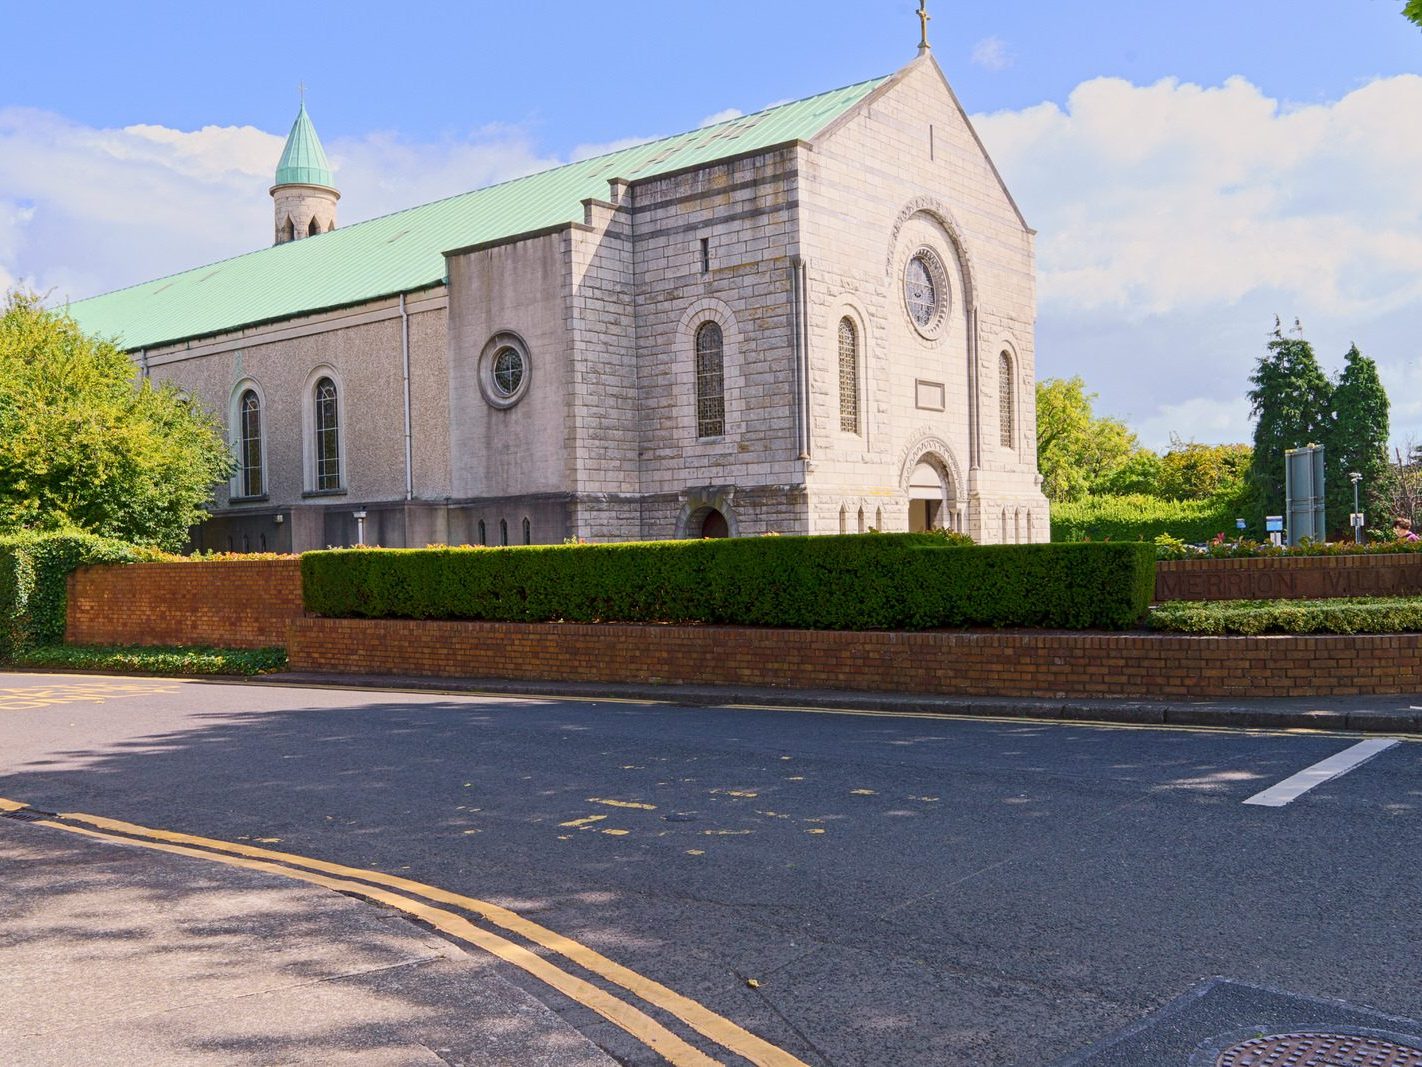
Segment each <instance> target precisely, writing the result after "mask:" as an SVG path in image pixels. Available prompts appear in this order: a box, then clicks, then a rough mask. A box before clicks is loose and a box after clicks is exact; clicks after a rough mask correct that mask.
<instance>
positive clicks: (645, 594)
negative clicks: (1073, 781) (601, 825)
mask: <svg viewBox="0 0 1422 1067" xmlns="http://www.w3.org/2000/svg"><path fill="white" fill-rule="evenodd" d="M301 572H302V586H303V590H304V594H305V603H306V608H307V610H309V611H311V612H314V613H316V614H318V615H326V616H332V617H348V618H402V619H485V620H492V621H507V622H551V621H566V622H661V623H720V624H729V625H746V626H777V627H789V628H797V629H814V630H875V629H933V628H939V627H961V626H1039V627H1054V628H1067V629H1091V628H1107V629H1119V628H1122V627H1127V626H1131V625H1133V624H1135V623H1136V622H1138V621H1139V620H1140V619H1141V618H1142V617H1143V616H1144V615H1145V613H1146V609H1147V606H1148V605H1149V603H1150V600H1151V597H1152V595H1153V592H1154V582H1155V577H1154V575H1155V551H1154V549H1153V548H1152V547H1151V546H1150V545H1143V544H1119V543H1111V544H1075V545H1060V544H1044V545H992V546H970V547H946V546H944V542H943V540H942V539H941V538H936V537H934V536H932V535H928V536H925V535H913V534H901V535H895V534H865V535H862V536H848V537H760V538H744V539H728V540H718V541H710V540H705V541H660V542H647V543H641V544H616V545H558V546H546V547H544V546H540V547H532V548H499V549H488V548H448V549H443V548H437V549H415V550H405V549H340V550H334V551H328V552H309V553H307V554H306V555H304V556H303V557H302V560H301Z"/></svg>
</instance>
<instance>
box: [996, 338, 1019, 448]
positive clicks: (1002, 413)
mask: <svg viewBox="0 0 1422 1067" xmlns="http://www.w3.org/2000/svg"><path fill="white" fill-rule="evenodd" d="M1015 392H1016V390H1014V389H1013V382H1012V357H1011V356H1010V355H1008V354H1007V353H1006V352H1004V353H1002V355H1001V356H999V357H998V361H997V405H998V413H997V419H998V425H999V426H1000V427H1001V428H1002V447H1003V448H1012V449H1015V448H1016V447H1017V445H1016V441H1017V425H1016V423H1017V420H1016V418H1015V412H1016V396H1015Z"/></svg>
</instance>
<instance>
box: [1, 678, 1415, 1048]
mask: <svg viewBox="0 0 1422 1067" xmlns="http://www.w3.org/2000/svg"><path fill="white" fill-rule="evenodd" d="M446 689H447V686H446ZM661 695H663V696H666V695H669V694H665V693H663V694H661ZM753 696H754V694H746V693H736V694H729V695H728V694H724V693H723V694H719V695H718V694H709V693H687V694H684V699H685V700H686V703H684V704H677V703H650V702H648V701H646V700H643V699H633V698H624V699H610V698H607V697H594V696H592V695H590V694H587V693H581V694H580V693H574V692H569V691H566V690H565V691H564V692H561V693H550V694H547V695H544V696H542V697H538V696H534V695H532V694H530V693H529V692H527V691H525V692H523V693H520V694H518V695H489V694H482V695H481V694H476V693H470V692H462V693H461V692H449V691H439V692H436V691H428V692H400V691H389V690H363V691H354V690H344V689H335V688H318V687H314V686H313V685H312V684H311V682H310V680H305V681H302V682H301V684H300V685H288V686H269V685H219V684H210V683H197V682H176V681H162V680H152V681H143V680H135V679H117V678H98V677H89V678H85V677H75V676H68V677H62V676H50V677H45V676H29V675H9V676H4V677H3V678H0V798H8V801H9V805H8V806H9V807H10V808H11V809H14V808H17V807H19V806H20V805H28V806H29V807H28V808H22V809H21V810H18V811H16V810H10V811H8V812H0V1063H5V1064H7V1065H8V1064H9V1063H16V1064H19V1065H28V1064H49V1063H55V1064H70V1063H80V1062H83V1063H96V1064H107V1063H120V1064H121V1063H130V1062H131V1063H144V1064H149V1063H156V1064H164V1063H174V1064H176V1063H198V1064H201V1063H235V1064H266V1063H313V1064H316V1063H321V1064H324V1063H360V1064H364V1063H380V1064H385V1063H398V1064H403V1063H409V1064H421V1063H432V1064H433V1063H441V1062H443V1063H469V1064H476V1063H477V1064H508V1065H511V1067H516V1065H524V1064H528V1065H534V1064H543V1063H548V1064H569V1065H580V1064H583V1063H587V1064H595V1063H610V1062H617V1063H622V1064H634V1065H641V1064H647V1065H651V1064H661V1063H672V1064H675V1065H678V1067H680V1065H682V1064H687V1065H692V1064H695V1065H698V1067H707V1065H710V1064H716V1063H724V1064H727V1065H735V1064H746V1063H754V1064H767V1065H777V1067H794V1065H796V1064H809V1065H831V1064H832V1065H836V1067H843V1065H851V1064H864V1065H873V1067H884V1065H890V1064H892V1065H895V1067H899V1065H903V1067H916V1065H924V1067H929V1065H934V1067H936V1065H942V1064H948V1065H956V1064H965V1065H966V1064H972V1065H973V1067H1043V1065H1045V1064H1053V1065H1056V1064H1060V1065H1062V1067H1067V1065H1070V1067H1142V1065H1144V1064H1150V1065H1151V1067H1215V1064H1216V1062H1218V1061H1219V1056H1221V1055H1228V1050H1229V1048H1230V1047H1233V1045H1238V1044H1239V1043H1240V1042H1247V1041H1250V1040H1257V1039H1260V1038H1261V1035H1263V1036H1264V1037H1268V1036H1269V1035H1271V1034H1275V1033H1278V1034H1286V1033H1307V1032H1315V1033H1325V1034H1332V1035H1334V1038H1330V1040H1334V1039H1336V1042H1342V1041H1347V1040H1354V1039H1355V1038H1353V1037H1349V1036H1348V1035H1371V1036H1360V1037H1357V1038H1356V1039H1357V1040H1371V1041H1390V1042H1393V1043H1394V1045H1395V1047H1396V1048H1401V1049H1404V1050H1405V1049H1407V1048H1413V1049H1418V1048H1422V1023H1418V1022H1416V1021H1415V1020H1417V1019H1418V1018H1419V1017H1422V981H1419V970H1418V964H1417V960H1418V955H1417V948H1416V946H1417V945H1418V944H1422V911H1419V909H1418V908H1417V907H1416V903H1415V902H1416V900H1417V898H1418V896H1419V892H1422V875H1419V868H1418V866H1417V863H1416V856H1417V855H1418V854H1419V852H1422V744H1419V743H1418V742H1417V741H1416V740H1415V739H1413V738H1412V737H1411V735H1410V734H1409V733H1408V732H1407V731H1405V730H1402V729H1401V728H1400V727H1402V726H1403V725H1404V722H1403V721H1401V720H1405V719H1406V718H1407V716H1408V715H1409V714H1412V713H1413V709H1412V705H1411V704H1409V703H1408V698H1401V699H1399V700H1396V701H1389V702H1387V704H1388V707H1390V708H1392V710H1394V711H1396V712H1397V713H1398V719H1399V722H1398V724H1397V725H1398V726H1399V729H1398V730H1397V731H1395V732H1394V733H1393V734H1386V733H1382V732H1379V731H1377V730H1376V729H1374V731H1373V732H1371V733H1368V734H1360V733H1350V734H1344V733H1319V732H1310V733H1299V732H1290V731H1284V730H1272V729H1271V730H1260V729H1229V730H1223V729H1184V728H1169V727H1167V728H1161V727H1159V726H1105V725H1089V724H1084V723H1080V722H1070V721H1051V719H1052V718H1056V716H1051V717H1050V718H1047V719H1044V718H1043V717H1042V715H1040V714H1039V715H1036V716H1032V717H1026V718H994V719H989V720H982V719H969V718H950V717H942V716H939V715H928V714H918V715H915V714H899V713H889V712H885V711H875V710H872V709H863V708H861V709H859V710H847V709H844V708H841V709H840V710H832V709H830V708H821V709H818V710H813V709H802V710H798V711H797V710H792V709H789V708H768V707H763V706H760V707H757V706H746V705H750V704H754V703H755V700H754V699H752V698H753ZM777 696H778V698H779V699H784V698H785V695H784V694H779V695H775V694H766V695H765V697H766V698H767V699H769V698H771V697H777ZM835 696H836V695H834V694H826V695H825V698H824V701H823V703H826V704H833V703H834V702H835V701H834V697H835ZM839 696H841V697H842V696H843V695H839ZM718 698H719V699H720V700H722V701H723V703H722V704H720V705H719V706H717V704H716V700H717V699H718ZM857 699H858V698H848V697H845V698H844V703H854V702H857ZM731 703H735V704H739V705H741V706H734V707H733V706H727V704H731ZM1317 703H1318V702H1300V703H1298V704H1297V705H1296V706H1295V707H1294V709H1293V711H1291V712H1289V714H1293V713H1295V712H1296V713H1299V714H1304V713H1307V712H1309V711H1319V710H1329V711H1330V713H1333V714H1336V713H1337V712H1338V709H1339V707H1340V706H1341V705H1340V702H1330V706H1329V708H1327V709H1325V708H1322V707H1321V706H1312V705H1315V704H1317ZM1361 703H1377V702H1357V703H1355V705H1354V706H1353V707H1352V710H1345V711H1344V712H1343V713H1344V714H1345V715H1346V714H1352V713H1354V712H1357V711H1368V712H1369V713H1370V714H1371V713H1374V712H1376V711H1379V710H1386V709H1382V708H1377V707H1374V708H1360V707H1359V705H1360V704H1361ZM1412 703H1413V704H1417V705H1422V700H1413V701H1412ZM692 704H696V705H698V706H691V705H692ZM1059 706H1060V705H1059ZM1140 706H1141V705H1140V704H1133V705H1130V706H1129V707H1131V708H1136V709H1138V708H1139V707H1140ZM1122 707H1123V708H1125V707H1127V706H1126V705H1122ZM959 710H960V711H961V710H963V709H961V708H960V709H959ZM1277 711H1278V705H1274V706H1273V707H1272V712H1273V713H1277ZM1030 712H1031V709H1030V708H1029V709H1024V710H1023V711H1022V714H1023V715H1030ZM997 713H998V714H1003V713H1005V708H998V709H997ZM1123 714H1130V715H1138V714H1139V711H1136V710H1132V711H1128V712H1123ZM1103 717H1104V716H1103ZM1270 721H1278V720H1277V719H1275V720H1270ZM5 806H6V805H5V804H3V803H0V808H3V807H5ZM44 813H60V814H58V815H54V814H44ZM96 835H98V836H96ZM234 863H236V864H238V865H237V866H234V865H233V864H234ZM313 883H314V884H313ZM332 890H335V891H334V892H333V891H332ZM412 920H414V921H412ZM1309 1040H1312V1038H1309ZM1336 1042H1335V1043H1336ZM1338 1047H1340V1048H1341V1047H1342V1046H1341V1045H1339V1046H1338ZM1407 1054H1408V1055H1411V1053H1407ZM1417 1056H1418V1057H1422V1052H1418V1053H1417ZM1202 1057H1203V1058H1202ZM1230 1062H1236V1061H1230ZM1237 1062H1241V1063H1244V1062H1252V1061H1248V1060H1237ZM1260 1062H1267V1061H1260ZM1281 1062H1282V1061H1281ZM1319 1062H1323V1063H1330V1062H1332V1061H1330V1060H1328V1059H1326V1058H1325V1059H1320V1060H1319ZM1342 1062H1345V1063H1346V1062H1351V1061H1348V1060H1343V1061H1342ZM1391 1062H1392V1063H1395V1064H1397V1065H1405V1067H1413V1064H1414V1063H1415V1064H1422V1058H1418V1059H1405V1058H1395V1059H1394V1060H1393V1061H1391Z"/></svg>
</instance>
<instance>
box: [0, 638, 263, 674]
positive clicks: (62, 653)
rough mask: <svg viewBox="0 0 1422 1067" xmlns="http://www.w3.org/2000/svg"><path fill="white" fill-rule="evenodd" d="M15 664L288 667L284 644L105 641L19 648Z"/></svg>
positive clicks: (135, 670) (151, 669) (138, 670)
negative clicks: (180, 644) (217, 645)
mask: <svg viewBox="0 0 1422 1067" xmlns="http://www.w3.org/2000/svg"><path fill="white" fill-rule="evenodd" d="M7 665H8V666H11V667H39V668H44V669H53V670H79V671H122V672H124V673H131V674H164V675H168V674H171V675H179V676H197V675H205V674H239V675H247V676H251V675H256V674H270V673H271V672H272V671H279V670H282V669H283V668H285V667H286V649H284V648H258V649H247V648H168V647H164V646H127V647H113V646H104V645H41V646H38V647H35V648H22V649H18V650H16V651H15V652H14V653H13V654H12V655H11V656H10V657H9V660H8V663H7Z"/></svg>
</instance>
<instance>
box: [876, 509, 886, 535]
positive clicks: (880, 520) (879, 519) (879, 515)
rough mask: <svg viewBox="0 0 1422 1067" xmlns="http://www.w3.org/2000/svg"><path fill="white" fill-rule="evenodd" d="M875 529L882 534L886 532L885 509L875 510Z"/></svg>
mask: <svg viewBox="0 0 1422 1067" xmlns="http://www.w3.org/2000/svg"><path fill="white" fill-rule="evenodd" d="M874 529H876V530H878V531H879V532H880V533H883V532H884V509H883V508H875V509H874Z"/></svg>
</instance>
